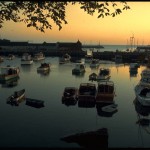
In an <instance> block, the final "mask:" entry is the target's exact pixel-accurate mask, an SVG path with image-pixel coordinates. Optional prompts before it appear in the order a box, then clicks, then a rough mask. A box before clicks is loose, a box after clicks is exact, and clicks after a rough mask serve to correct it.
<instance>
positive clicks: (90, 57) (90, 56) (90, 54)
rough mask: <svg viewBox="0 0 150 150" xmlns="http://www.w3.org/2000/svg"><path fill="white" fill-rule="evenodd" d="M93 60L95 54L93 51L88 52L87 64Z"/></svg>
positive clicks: (86, 56)
mask: <svg viewBox="0 0 150 150" xmlns="http://www.w3.org/2000/svg"><path fill="white" fill-rule="evenodd" d="M92 60H93V52H92V51H91V50H88V51H87V54H86V55H85V62H86V63H89V62H92Z"/></svg>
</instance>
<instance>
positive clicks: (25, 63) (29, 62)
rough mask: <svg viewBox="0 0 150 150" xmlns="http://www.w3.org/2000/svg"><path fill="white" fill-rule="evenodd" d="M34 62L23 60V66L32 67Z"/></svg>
mask: <svg viewBox="0 0 150 150" xmlns="http://www.w3.org/2000/svg"><path fill="white" fill-rule="evenodd" d="M32 63H33V60H21V65H31V64H32Z"/></svg>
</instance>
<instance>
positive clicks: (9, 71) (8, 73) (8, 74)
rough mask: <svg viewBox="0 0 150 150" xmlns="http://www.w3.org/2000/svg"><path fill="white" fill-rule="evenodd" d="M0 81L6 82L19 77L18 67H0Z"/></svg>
mask: <svg viewBox="0 0 150 150" xmlns="http://www.w3.org/2000/svg"><path fill="white" fill-rule="evenodd" d="M0 69H1V74H0V81H6V80H10V79H13V78H16V77H18V76H19V72H20V69H19V67H11V66H6V67H1V68H0Z"/></svg>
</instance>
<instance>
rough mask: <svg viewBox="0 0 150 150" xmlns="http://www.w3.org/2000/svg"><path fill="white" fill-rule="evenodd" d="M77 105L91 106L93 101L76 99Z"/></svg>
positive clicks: (93, 104)
mask: <svg viewBox="0 0 150 150" xmlns="http://www.w3.org/2000/svg"><path fill="white" fill-rule="evenodd" d="M78 107H81V108H93V107H95V102H94V101H87V100H85V101H81V100H78Z"/></svg>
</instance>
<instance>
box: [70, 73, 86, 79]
mask: <svg viewBox="0 0 150 150" xmlns="http://www.w3.org/2000/svg"><path fill="white" fill-rule="evenodd" d="M72 76H75V77H76V78H83V77H84V76H85V72H81V73H72Z"/></svg>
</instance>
